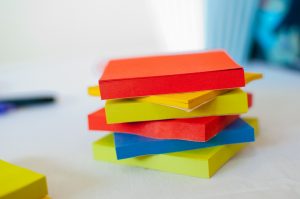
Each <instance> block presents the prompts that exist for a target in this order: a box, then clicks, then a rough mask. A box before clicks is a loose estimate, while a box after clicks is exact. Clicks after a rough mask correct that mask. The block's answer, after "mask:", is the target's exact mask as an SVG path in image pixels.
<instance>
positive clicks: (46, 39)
mask: <svg viewBox="0 0 300 199" xmlns="http://www.w3.org/2000/svg"><path fill="white" fill-rule="evenodd" d="M298 8H299V2H298V1H295V0H294V1H293V0H262V1H259V0H251V1H250V0H246V1H239V0H227V1H220V0H209V1H208V0H188V1H185V0H148V1H146V0H140V1H139V0H131V1H126V2H124V1H117V0H111V1H105V0H88V1H81V0H74V1H70V0H59V1H58V0H51V1H50V0H43V1H38V0H27V1H18V0H3V1H1V2H0V24H1V31H0V64H1V66H2V67H3V65H5V64H7V63H16V62H23V63H24V62H33V61H45V60H48V61H50V60H62V59H64V60H66V59H76V58H78V57H86V58H90V59H94V60H95V61H96V60H100V59H103V58H104V57H105V58H106V57H125V56H134V55H144V54H157V53H170V52H182V51H196V50H204V49H213V48H224V49H226V50H227V51H228V52H229V53H230V54H231V55H232V56H233V57H234V58H235V59H236V60H237V61H239V62H241V61H244V60H246V59H247V58H249V56H250V55H251V58H252V57H254V58H260V59H265V60H268V61H272V62H278V63H283V64H286V65H289V66H293V67H295V68H297V67H299V43H300V42H299V14H298V13H297V11H296V10H297V9H298ZM253 48H254V49H253Z"/></svg>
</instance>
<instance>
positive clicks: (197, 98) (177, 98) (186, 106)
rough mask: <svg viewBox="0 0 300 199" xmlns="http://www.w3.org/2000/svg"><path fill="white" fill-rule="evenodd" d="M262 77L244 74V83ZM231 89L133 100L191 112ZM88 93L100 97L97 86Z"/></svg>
mask: <svg viewBox="0 0 300 199" xmlns="http://www.w3.org/2000/svg"><path fill="white" fill-rule="evenodd" d="M262 77H263V76H262V74H261V73H250V72H246V73H245V82H246V83H249V82H251V81H254V80H258V79H261V78H262ZM231 90H232V89H225V90H208V91H197V92H188V93H175V94H164V95H151V96H146V97H140V98H135V99H136V100H141V101H144V102H151V103H155V104H160V105H165V106H169V107H174V108H179V109H183V110H185V111H191V110H193V109H195V108H197V107H199V106H201V105H203V104H205V103H207V102H208V101H211V100H213V99H215V98H216V97H217V96H218V95H221V94H224V93H226V92H228V91H231ZM88 93H89V95H91V96H100V90H99V87H98V86H93V87H89V88H88Z"/></svg>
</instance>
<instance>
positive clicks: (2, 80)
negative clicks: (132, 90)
mask: <svg viewBox="0 0 300 199" xmlns="http://www.w3.org/2000/svg"><path fill="white" fill-rule="evenodd" d="M95 65H96V62H93V61H90V60H89V61H87V60H81V61H78V60H76V61H66V62H60V63H59V64H57V63H50V62H46V63H32V64H29V63H27V64H22V63H20V64H14V65H5V66H0V95H1V96H8V95H12V94H14V93H16V92H18V91H22V92H24V91H31V92H32V91H44V90H49V91H54V92H55V93H56V94H57V96H58V98H59V101H58V103H56V104H55V105H49V106H44V107H38V108H30V109H23V110H19V111H16V112H12V113H10V114H8V115H5V116H1V117H0V158H1V159H4V160H6V161H9V162H11V163H14V164H17V165H20V166H23V167H26V168H29V169H32V170H34V171H37V172H40V173H43V174H45V175H46V176H47V181H48V187H49V193H50V195H51V196H52V197H53V198H54V199H77V198H78V199H79V198H80V199H96V198H122V199H126V198H131V199H132V198H172V199H174V198H220V197H221V196H222V197H223V198H251V199H252V198H299V197H300V155H299V153H300V119H299V111H300V73H296V72H293V71H288V70H281V69H278V68H275V69H270V68H268V67H264V68H261V67H253V68H251V70H254V71H261V72H263V73H264V74H265V79H264V80H262V81H259V82H254V83H251V84H250V85H249V86H248V87H247V90H249V91H252V92H253V93H254V107H253V109H252V110H251V111H250V112H249V113H248V114H247V115H250V116H258V117H259V119H260V126H261V131H260V133H261V134H260V136H259V138H258V140H257V141H256V142H255V143H252V144H250V145H248V146H247V147H246V148H245V149H244V150H243V151H242V152H240V153H239V154H238V155H237V156H236V157H234V158H233V159H232V160H231V161H229V162H228V163H227V164H226V165H225V166H224V167H223V168H222V169H220V170H219V171H218V172H217V173H216V175H214V176H213V177H212V178H211V179H209V180H207V179H200V178H194V177H189V176H183V175H177V174H171V173H164V172H159V171H153V170H146V169H142V168H134V167H127V166H119V165H114V164H110V163H105V162H98V161H94V160H93V158H92V150H91V143H92V142H93V141H94V140H96V139H98V138H100V137H101V136H102V135H103V133H91V132H88V131H87V114H88V113H89V112H92V111H95V110H96V109H97V108H100V107H101V106H103V103H102V102H100V101H99V100H98V99H97V98H91V97H88V96H87V94H86V88H87V86H88V85H90V84H91V83H93V82H95V83H96V80H97V70H94V69H92V68H93V67H94V66H95ZM0 188H1V187H0Z"/></svg>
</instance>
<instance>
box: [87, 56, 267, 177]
mask: <svg viewBox="0 0 300 199" xmlns="http://www.w3.org/2000/svg"><path fill="white" fill-rule="evenodd" d="M260 78H262V75H261V74H259V73H247V72H244V69H243V68H242V67H241V66H239V65H238V64H236V63H235V62H234V61H233V60H232V59H231V58H230V57H229V56H228V54H227V53H226V52H224V51H209V52H201V53H192V54H180V55H167V56H152V57H141V58H129V59H119V60H112V61H110V62H109V63H108V65H107V66H106V68H105V71H104V73H103V75H102V77H101V78H100V80H99V87H98V86H95V87H90V88H89V90H88V91H89V94H90V95H92V96H100V95H101V99H103V100H106V104H105V108H103V109H100V110H98V111H96V112H94V113H91V114H90V115H89V116H88V121H89V129H90V130H95V131H111V132H113V133H111V134H109V135H107V136H105V137H103V138H101V139H99V140H98V141H96V142H94V143H93V153H94V158H95V159H96V160H102V161H108V162H113V163H117V164H124V165H131V166H138V167H144V168H150V169H156V170H161V171H167V172H172V173H178V174H184V175H189V176H196V177H202V178H209V177H211V176H212V175H213V174H214V173H215V172H216V171H217V170H218V169H219V168H220V167H222V165H224V164H225V163H226V162H227V161H228V160H229V159H230V158H231V157H233V156H234V155H235V154H236V153H237V152H239V151H240V150H241V149H242V148H243V147H244V146H245V145H246V143H249V142H253V141H254V140H255V135H256V133H257V130H258V123H257V119H255V118H243V119H241V118H240V116H239V115H240V114H243V113H246V112H247V111H248V109H249V108H250V107H251V105H252V95H251V94H249V93H246V92H244V91H242V90H241V89H240V87H244V86H245V84H247V83H249V82H251V81H253V80H256V79H260ZM100 91H101V92H100ZM100 93H101V94H100Z"/></svg>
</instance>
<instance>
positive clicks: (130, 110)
mask: <svg viewBox="0 0 300 199" xmlns="http://www.w3.org/2000/svg"><path fill="white" fill-rule="evenodd" d="M247 111H248V97H247V93H245V92H243V91H242V90H240V89H235V90H233V91H230V92H227V93H225V94H223V95H220V96H218V97H217V98H216V99H215V100H213V101H211V102H209V103H207V104H205V105H203V106H201V107H199V108H197V109H195V110H193V111H192V112H186V111H184V110H180V109H175V108H171V107H167V106H161V105H158V104H153V103H148V102H142V101H139V100H134V99H121V100H108V101H106V104H105V113H106V120H107V123H124V122H137V121H150V120H163V119H174V118H193V117H204V116H215V115H235V114H241V113H246V112H247Z"/></svg>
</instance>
